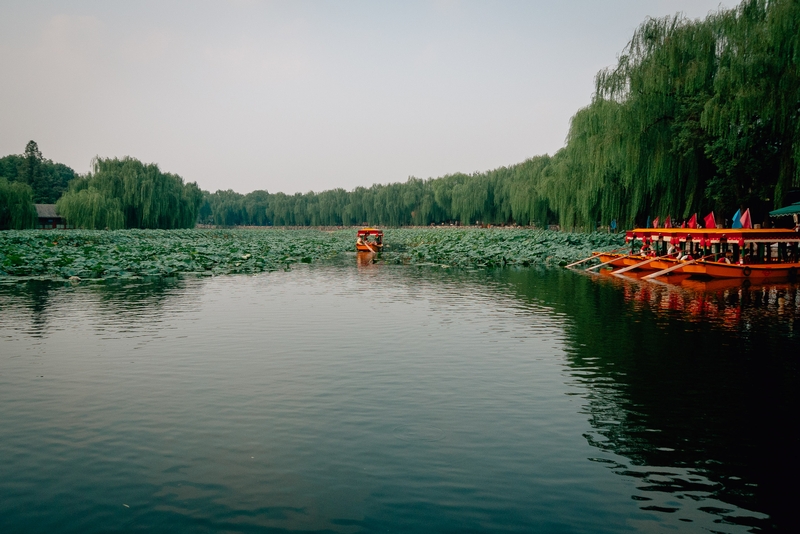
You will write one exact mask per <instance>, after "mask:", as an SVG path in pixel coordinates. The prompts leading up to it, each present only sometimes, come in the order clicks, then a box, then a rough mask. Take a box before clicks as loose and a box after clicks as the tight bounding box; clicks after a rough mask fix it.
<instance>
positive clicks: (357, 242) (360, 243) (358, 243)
mask: <svg viewBox="0 0 800 534" xmlns="http://www.w3.org/2000/svg"><path fill="white" fill-rule="evenodd" d="M363 244H364V239H363V238H362V237H361V236H358V239H356V245H363Z"/></svg>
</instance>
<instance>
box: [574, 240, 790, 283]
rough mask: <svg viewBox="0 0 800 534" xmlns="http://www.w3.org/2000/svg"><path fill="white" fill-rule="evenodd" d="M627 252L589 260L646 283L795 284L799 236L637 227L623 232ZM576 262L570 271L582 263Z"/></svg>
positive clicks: (607, 253) (595, 256) (604, 255)
mask: <svg viewBox="0 0 800 534" xmlns="http://www.w3.org/2000/svg"><path fill="white" fill-rule="evenodd" d="M625 242H626V243H627V244H628V245H629V246H630V252H621V251H619V250H615V251H611V252H605V253H604V252H601V253H596V254H595V255H593V256H592V257H591V258H587V259H586V260H583V262H585V261H588V260H590V259H594V258H596V259H598V260H599V261H600V263H599V264H597V265H593V266H591V267H589V268H588V269H589V270H592V269H597V268H599V267H605V268H610V269H613V271H612V274H613V273H616V274H622V273H625V272H629V271H647V273H646V274H644V276H641V279H643V280H648V279H653V278H657V277H660V276H665V275H669V274H675V275H679V274H680V275H689V276H693V277H706V278H740V279H748V280H750V281H752V282H763V281H777V280H790V281H794V280H795V279H796V278H797V274H798V272H799V271H800V233H798V232H796V231H795V230H792V229H784V228H773V229H743V228H737V229H734V228H696V229H689V228H636V229H634V230H631V231H629V232H627V233H626V235H625ZM580 263H582V262H576V263H575V264H572V265H570V266H574V265H577V264H580Z"/></svg>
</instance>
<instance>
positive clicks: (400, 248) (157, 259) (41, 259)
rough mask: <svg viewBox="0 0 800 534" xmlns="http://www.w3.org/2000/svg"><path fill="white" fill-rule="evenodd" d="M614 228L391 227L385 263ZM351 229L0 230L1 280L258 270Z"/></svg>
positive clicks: (591, 239)
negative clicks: (579, 230) (582, 230)
mask: <svg viewBox="0 0 800 534" xmlns="http://www.w3.org/2000/svg"><path fill="white" fill-rule="evenodd" d="M621 242H622V238H621V237H620V236H619V235H608V234H570V233H560V232H548V231H542V230H525V229H490V230H480V229H461V228H430V229H427V228H422V229H395V230H391V229H390V230H387V231H386V238H385V243H386V251H385V252H384V253H383V254H382V256H381V259H382V261H385V262H389V263H398V264H401V263H402V264H417V265H444V266H452V267H479V268H487V267H499V266H505V265H519V266H527V265H533V264H546V263H552V264H558V263H563V262H567V261H571V260H573V259H578V258H581V257H584V256H587V255H589V254H590V253H591V252H592V251H593V250H598V249H609V248H613V247H615V246H619V245H620V244H621ZM354 243H355V230H337V231H334V232H325V231H320V230H310V229H309V230H280V229H267V230H117V231H90V230H67V231H55V230H54V231H37V230H24V231H6V232H0V278H2V279H5V280H10V279H15V280H21V279H50V280H52V279H68V278H70V277H78V278H80V279H107V278H132V277H164V276H174V275H177V274H181V273H186V274H190V273H193V274H201V275H220V274H236V273H257V272H262V271H271V270H277V269H284V268H287V267H288V266H289V265H291V264H293V263H310V262H312V261H317V260H322V259H327V258H332V257H334V256H338V255H340V254H342V253H347V252H352V251H353V249H354Z"/></svg>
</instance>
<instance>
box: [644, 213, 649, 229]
mask: <svg viewBox="0 0 800 534" xmlns="http://www.w3.org/2000/svg"><path fill="white" fill-rule="evenodd" d="M644 227H645V228H650V216H649V215H648V216H647V224H646V225H645V226H644Z"/></svg>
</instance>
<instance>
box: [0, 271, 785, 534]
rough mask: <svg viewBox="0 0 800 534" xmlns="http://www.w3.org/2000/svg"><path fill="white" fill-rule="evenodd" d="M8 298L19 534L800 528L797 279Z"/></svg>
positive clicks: (21, 293) (11, 450) (4, 489)
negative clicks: (799, 494) (799, 492)
mask: <svg viewBox="0 0 800 534" xmlns="http://www.w3.org/2000/svg"><path fill="white" fill-rule="evenodd" d="M0 310H1V311H0V438H1V439H0V530H2V531H3V532H53V531H59V532H99V531H127V530H145V529H147V530H152V531H163V532H174V531H192V532H220V531H225V532H265V531H266V532H347V533H349V532H374V531H391V532H411V531H426V532H502V531H508V532H532V531H538V532H587V533H590V532H591V533H596V532H660V531H672V532H674V531H675V530H680V531H682V532H708V531H713V532H751V531H756V532H771V531H781V530H783V531H785V530H788V529H790V528H791V525H794V524H795V523H796V519H795V517H794V514H793V513H792V512H791V509H793V505H794V501H795V498H794V497H795V495H796V493H795V491H796V490H795V489H794V481H795V480H796V474H797V450H798V445H799V443H798V439H797V437H796V435H795V430H796V429H795V427H796V425H797V416H796V412H795V411H794V407H795V406H796V405H797V400H798V399H797V396H798V372H797V358H798V354H800V290H799V289H798V286H796V285H775V286H766V287H755V286H753V287H730V286H714V285H704V284H697V285H696V286H694V287H692V286H684V287H672V286H667V285H652V284H642V283H639V282H635V281H630V282H626V281H621V280H617V279H612V278H610V277H606V276H587V275H582V274H579V273H574V272H570V271H566V270H563V269H533V268H531V269H518V270H514V269H494V270H475V271H465V270H462V271H452V270H448V269H441V268H431V267H409V266H402V265H384V264H381V263H378V264H369V263H362V264H357V262H356V258H355V257H354V256H353V255H345V256H344V257H342V258H340V259H339V260H335V261H329V262H322V263H314V264H311V265H300V266H296V267H294V268H293V269H292V270H290V271H278V272H272V273H263V274H258V275H253V276H245V275H237V276H220V277H213V278H184V279H167V280H157V281H149V282H148V281H128V282H109V283H105V284H86V283H83V284H77V285H71V284H69V283H66V284H62V283H43V282H27V283H4V284H0Z"/></svg>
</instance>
